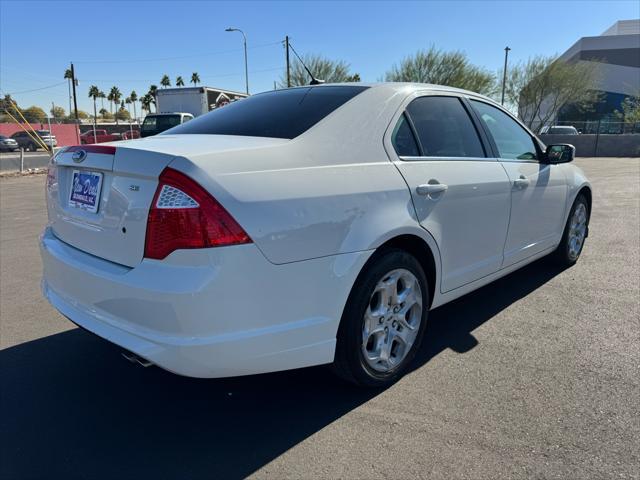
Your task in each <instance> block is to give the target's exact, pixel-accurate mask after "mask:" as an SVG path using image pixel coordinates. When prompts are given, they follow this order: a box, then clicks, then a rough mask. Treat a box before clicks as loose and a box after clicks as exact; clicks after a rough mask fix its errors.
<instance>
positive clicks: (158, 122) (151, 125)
mask: <svg viewBox="0 0 640 480" xmlns="http://www.w3.org/2000/svg"><path fill="white" fill-rule="evenodd" d="M176 125H180V115H158V116H150V115H147V116H146V117H145V119H144V122H142V131H143V132H145V131H154V132H155V131H157V130H166V129H168V128H171V127H175V126H176Z"/></svg>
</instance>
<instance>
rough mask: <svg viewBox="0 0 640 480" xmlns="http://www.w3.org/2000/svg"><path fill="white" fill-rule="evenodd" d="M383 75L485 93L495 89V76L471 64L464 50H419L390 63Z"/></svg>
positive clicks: (391, 80)
mask: <svg viewBox="0 0 640 480" xmlns="http://www.w3.org/2000/svg"><path fill="white" fill-rule="evenodd" d="M385 79H386V81H388V82H419V83H433V84H436V85H447V86H449V87H456V88H464V89H465V90H471V91H473V92H478V93H483V94H489V93H491V92H493V90H494V89H495V76H494V75H493V73H491V72H489V71H487V70H484V69H483V68H480V67H477V66H475V65H473V64H472V63H471V62H470V61H469V59H468V58H467V55H466V54H465V53H464V52H460V51H454V52H444V51H442V50H440V49H437V48H435V47H431V48H430V49H429V50H421V51H419V52H417V53H416V54H415V55H413V56H410V57H407V58H405V59H404V60H403V61H402V62H401V63H400V65H394V66H393V67H392V68H391V70H389V71H388V72H387V73H386V75H385Z"/></svg>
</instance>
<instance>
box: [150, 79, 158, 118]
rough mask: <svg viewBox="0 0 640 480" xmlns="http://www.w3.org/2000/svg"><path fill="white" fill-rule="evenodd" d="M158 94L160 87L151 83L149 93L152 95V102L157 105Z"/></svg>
mask: <svg viewBox="0 0 640 480" xmlns="http://www.w3.org/2000/svg"><path fill="white" fill-rule="evenodd" d="M157 94H158V87H156V86H155V85H151V86H150V87H149V93H148V95H149V96H150V97H151V103H153V104H154V105H156V95H157ZM149 113H151V110H149Z"/></svg>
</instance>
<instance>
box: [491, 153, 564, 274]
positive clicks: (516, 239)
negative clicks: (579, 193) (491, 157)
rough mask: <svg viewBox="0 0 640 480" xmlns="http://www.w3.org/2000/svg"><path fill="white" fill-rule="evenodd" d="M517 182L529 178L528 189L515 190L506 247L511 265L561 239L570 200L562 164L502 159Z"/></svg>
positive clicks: (507, 262) (510, 176) (506, 253)
mask: <svg viewBox="0 0 640 480" xmlns="http://www.w3.org/2000/svg"><path fill="white" fill-rule="evenodd" d="M501 163H502V166H503V167H504V169H505V171H506V172H507V174H508V175H509V180H510V181H511V183H513V182H514V181H515V180H516V179H517V178H526V179H527V180H529V182H530V183H529V186H528V187H526V188H524V189H518V188H514V189H513V190H512V193H511V218H510V221H509V235H508V237H507V242H506V244H505V248H504V264H503V266H505V267H507V266H509V265H511V264H513V263H517V262H519V261H521V260H524V259H526V258H528V257H530V256H531V255H534V254H536V253H538V252H541V251H543V250H546V249H548V248H550V247H554V246H555V245H557V244H558V243H559V242H560V238H561V237H562V230H563V228H564V223H565V218H564V212H565V210H566V204H567V190H568V188H567V182H566V179H565V175H564V172H563V170H562V169H561V168H557V167H558V165H543V164H540V163H538V162H531V161H523V162H517V161H507V160H503V161H501Z"/></svg>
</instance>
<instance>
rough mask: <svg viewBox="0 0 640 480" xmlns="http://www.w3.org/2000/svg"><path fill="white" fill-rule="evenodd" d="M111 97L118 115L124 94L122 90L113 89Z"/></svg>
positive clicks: (110, 93)
mask: <svg viewBox="0 0 640 480" xmlns="http://www.w3.org/2000/svg"><path fill="white" fill-rule="evenodd" d="M109 95H111V100H112V101H113V104H114V106H115V108H116V113H117V110H118V105H119V104H120V99H121V98H122V92H120V89H119V88H118V87H111V90H110V91H109ZM117 123H118V115H116V124H117Z"/></svg>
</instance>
